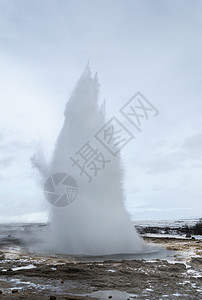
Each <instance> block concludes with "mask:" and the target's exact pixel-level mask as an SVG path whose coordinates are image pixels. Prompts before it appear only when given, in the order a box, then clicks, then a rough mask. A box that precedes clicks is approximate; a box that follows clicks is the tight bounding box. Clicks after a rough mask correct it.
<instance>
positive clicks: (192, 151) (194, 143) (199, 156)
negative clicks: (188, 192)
mask: <svg viewBox="0 0 202 300" xmlns="http://www.w3.org/2000/svg"><path fill="white" fill-rule="evenodd" d="M173 144H177V142H176V143H173ZM158 150H159V149H157V150H156V152H157V154H154V155H153V156H152V157H151V158H150V160H149V161H147V162H145V163H143V167H145V168H146V169H147V172H148V173H150V174H156V173H168V172H174V171H176V170H178V169H184V168H186V166H187V164H189V166H192V167H194V166H198V165H200V164H201V162H202V134H201V133H194V134H193V135H192V136H189V137H186V138H184V140H183V141H182V142H181V143H178V147H177V148H176V147H175V146H170V148H167V153H158ZM190 162H191V164H190Z"/></svg>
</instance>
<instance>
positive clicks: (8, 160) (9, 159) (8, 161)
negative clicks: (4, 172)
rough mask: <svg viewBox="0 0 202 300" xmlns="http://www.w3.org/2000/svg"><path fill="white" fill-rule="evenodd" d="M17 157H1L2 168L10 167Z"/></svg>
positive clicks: (0, 166) (0, 165) (0, 164)
mask: <svg viewBox="0 0 202 300" xmlns="http://www.w3.org/2000/svg"><path fill="white" fill-rule="evenodd" d="M14 159H15V158H14V157H13V156H9V157H6V158H1V159H0V168H6V167H8V166H9V165H10V164H11V163H12V162H13V160H14Z"/></svg>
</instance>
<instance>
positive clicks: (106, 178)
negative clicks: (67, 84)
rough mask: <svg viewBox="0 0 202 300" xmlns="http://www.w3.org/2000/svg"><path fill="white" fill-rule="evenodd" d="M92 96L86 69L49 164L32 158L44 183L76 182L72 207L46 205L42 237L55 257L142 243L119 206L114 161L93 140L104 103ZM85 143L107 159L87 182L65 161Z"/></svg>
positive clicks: (125, 249)
mask: <svg viewBox="0 0 202 300" xmlns="http://www.w3.org/2000/svg"><path fill="white" fill-rule="evenodd" d="M98 92H99V84H98V80H97V76H96V75H95V77H94V78H92V76H91V72H90V69H89V66H87V67H86V68H85V70H84V73H83V74H82V76H81V78H80V79H79V81H78V83H77V85H76V88H75V90H74V91H73V94H72V96H71V98H70V99H69V101H68V103H67V106H66V109H65V113H64V115H65V120H64V125H63V128H62V129H61V132H60V134H59V137H58V139H57V142H56V145H55V150H54V153H53V158H52V161H51V162H50V163H49V165H48V166H46V165H45V164H44V163H43V162H42V161H41V159H40V160H37V157H36V156H35V158H34V162H35V165H36V166H37V168H38V169H39V171H40V173H41V175H42V177H43V180H44V182H45V180H46V179H47V177H48V176H50V175H52V174H55V173H58V172H60V173H61V172H63V173H67V174H70V175H71V176H72V177H73V178H75V180H76V182H77V184H78V189H79V191H78V195H77V197H76V199H75V200H74V201H73V202H72V203H70V204H69V205H67V206H65V207H63V208H61V207H55V206H51V214H50V220H49V222H50V227H49V234H47V236H46V238H47V243H48V248H49V251H52V252H55V253H66V254H77V255H80V254H86V255H108V254H116V253H140V252H142V250H143V243H142V240H141V238H140V237H139V236H138V234H137V232H136V230H135V228H134V226H133V225H132V223H131V221H130V219H129V215H128V213H127V212H126V210H125V208H124V203H123V202H124V194H123V187H122V183H123V170H122V166H121V162H120V157H119V155H118V156H117V157H116V158H113V157H111V156H110V154H109V153H108V152H107V150H106V149H104V147H102V146H101V145H100V143H99V142H98V141H97V140H96V139H95V138H94V135H95V133H96V132H97V131H98V130H99V129H100V128H101V127H103V126H104V124H105V111H104V105H101V106H99V105H98ZM87 141H90V143H91V145H92V146H93V148H94V149H99V151H101V152H102V153H103V155H104V156H105V157H106V158H107V159H108V160H110V162H109V163H107V164H106V166H105V168H104V169H103V170H101V171H100V172H99V173H98V175H97V176H95V177H94V178H93V180H92V182H90V183H89V182H88V178H87V176H86V175H85V174H84V173H82V174H81V170H79V169H78V168H76V167H73V166H72V161H71V159H70V157H73V156H75V153H77V152H78V150H79V149H80V148H81V147H82V146H83V145H84V144H85V143H86V142H87Z"/></svg>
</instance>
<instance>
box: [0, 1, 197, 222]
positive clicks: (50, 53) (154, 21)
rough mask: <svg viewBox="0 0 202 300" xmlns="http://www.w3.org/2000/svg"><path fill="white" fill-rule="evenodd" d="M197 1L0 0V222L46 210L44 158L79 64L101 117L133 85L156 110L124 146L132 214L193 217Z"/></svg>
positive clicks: (114, 111) (112, 111) (111, 112)
mask: <svg viewBox="0 0 202 300" xmlns="http://www.w3.org/2000/svg"><path fill="white" fill-rule="evenodd" d="M201 15H202V2H201V1H200V0H198V1H197V0H195V1H191V0H189V1H187V0H183V1H181V0H178V1H176V0H154V1H152V0H145V1H144V0H139V1H136V0H121V1H120V0H110V1H109V0H66V1H65V0H57V1H56V0H43V1H39V0H29V1H26V0H13V1H12V0H0V82H1V88H0V103H1V109H0V221H1V220H4V219H5V218H8V217H9V218H10V220H11V216H19V215H25V214H27V215H29V217H30V218H32V214H33V213H34V214H35V217H40V212H44V211H46V210H47V204H46V202H45V200H43V195H42V192H41V190H40V187H39V186H38V185H37V184H36V181H37V174H36V172H35V171H34V170H33V169H32V168H31V165H30V161H29V158H30V157H31V156H32V154H33V153H35V151H36V149H37V148H38V147H43V148H44V149H45V151H46V153H47V155H49V154H50V153H51V149H53V145H54V141H55V139H56V137H57V134H58V132H59V130H60V128H61V126H62V123H63V120H64V119H63V112H64V108H65V104H66V102H67V100H68V97H69V95H70V94H71V91H72V89H73V88H74V86H75V83H76V81H77V79H78V78H79V76H80V73H81V72H82V70H83V68H84V66H85V64H86V62H87V61H88V60H90V64H91V68H92V72H93V73H94V72H96V71H97V72H98V76H99V81H100V84H101V91H100V99H101V100H103V98H105V97H106V101H107V116H108V117H111V116H113V115H117V116H118V111H119V109H120V107H121V106H122V105H123V104H124V103H125V102H126V101H127V100H128V99H129V98H130V97H131V96H133V94H135V93H136V92H137V91H141V92H142V93H143V94H144V95H145V96H146V97H147V99H148V100H149V101H150V102H151V103H153V104H154V105H155V106H156V107H157V108H158V110H159V116H158V117H157V118H156V119H154V120H151V121H150V120H149V121H148V124H146V125H147V126H145V128H144V131H143V132H142V133H141V134H139V133H137V136H136V140H135V141H133V142H131V143H130V144H129V145H128V146H127V147H126V148H125V149H124V150H123V153H122V155H123V159H124V164H125V191H126V196H127V202H126V206H127V208H128V210H129V211H130V213H131V215H132V218H133V219H163V218H165V219H171V218H181V217H195V216H196V217H197V216H198V217H201V213H202V205H201V203H202V185H201V178H202V151H201V147H202V118H201V111H202V99H201V95H202V85H201V79H202V78H201V77H202V71H201V70H202V54H201V53H202V18H201Z"/></svg>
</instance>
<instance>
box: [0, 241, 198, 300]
mask: <svg viewBox="0 0 202 300" xmlns="http://www.w3.org/2000/svg"><path fill="white" fill-rule="evenodd" d="M144 239H145V242H146V243H152V244H158V245H161V246H162V247H163V248H164V249H167V250H169V251H170V252H168V254H167V257H166V258H161V259H150V260H148V259H147V260H143V259H139V260H134V259H132V260H104V261H97V262H92V261H78V260H75V259H73V258H69V257H66V258H65V257H51V256H49V257H45V256H38V255H33V254H30V253H28V252H27V251H25V250H22V248H21V247H20V246H19V245H15V246H12V247H11V246H10V245H8V244H7V245H6V244H4V245H2V247H1V253H0V290H1V293H2V294H0V299H39V300H40V299H43V300H45V299H50V300H51V299H52V300H55V299H57V300H59V299H103V300H104V299H117V300H118V299H121V300H124V299H149V300H150V299H169V300H170V299H202V272H201V271H202V241H200V240H192V239H176V238H162V237H156V238H152V237H145V238H144Z"/></svg>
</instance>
